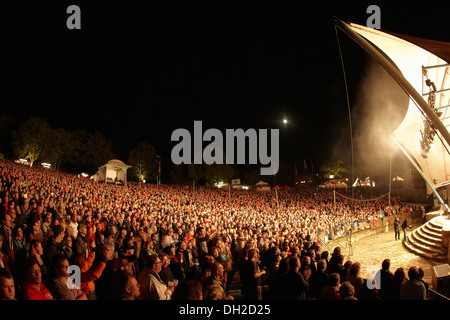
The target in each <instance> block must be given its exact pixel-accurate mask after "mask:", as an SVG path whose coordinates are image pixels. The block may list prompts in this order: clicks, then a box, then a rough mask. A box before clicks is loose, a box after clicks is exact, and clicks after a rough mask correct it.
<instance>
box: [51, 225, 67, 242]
mask: <svg viewBox="0 0 450 320" xmlns="http://www.w3.org/2000/svg"><path fill="white" fill-rule="evenodd" d="M64 235H65V232H64V228H63V227H62V226H60V225H56V226H54V227H53V237H54V239H55V241H56V242H57V243H61V242H62V241H63V239H64Z"/></svg>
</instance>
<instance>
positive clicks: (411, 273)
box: [408, 266, 419, 281]
mask: <svg viewBox="0 0 450 320" xmlns="http://www.w3.org/2000/svg"><path fill="white" fill-rule="evenodd" d="M408 278H409V280H410V281H414V280H418V278H419V269H418V268H417V267H416V266H412V267H410V268H409V270H408Z"/></svg>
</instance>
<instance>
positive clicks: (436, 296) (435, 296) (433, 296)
mask: <svg viewBox="0 0 450 320" xmlns="http://www.w3.org/2000/svg"><path fill="white" fill-rule="evenodd" d="M428 300H449V301H450V298H449V297H447V296H445V295H443V294H442V293H439V292H437V291H435V290H433V289H431V288H429V289H428Z"/></svg>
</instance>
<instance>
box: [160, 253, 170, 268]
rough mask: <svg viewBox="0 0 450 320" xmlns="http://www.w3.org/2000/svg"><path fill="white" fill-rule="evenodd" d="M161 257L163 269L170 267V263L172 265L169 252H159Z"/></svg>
mask: <svg viewBox="0 0 450 320" xmlns="http://www.w3.org/2000/svg"><path fill="white" fill-rule="evenodd" d="M159 259H160V261H161V267H162V269H165V268H167V267H169V265H170V256H169V255H168V254H167V253H165V252H162V253H160V254H159Z"/></svg>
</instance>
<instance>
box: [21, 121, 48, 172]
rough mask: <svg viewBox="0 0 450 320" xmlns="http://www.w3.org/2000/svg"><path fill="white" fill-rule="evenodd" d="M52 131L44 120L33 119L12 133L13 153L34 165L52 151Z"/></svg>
mask: <svg viewBox="0 0 450 320" xmlns="http://www.w3.org/2000/svg"><path fill="white" fill-rule="evenodd" d="M51 140H52V130H51V128H50V126H49V124H48V123H47V121H45V120H44V119H41V118H37V117H31V118H29V119H28V120H27V121H25V122H24V123H22V124H21V125H20V126H19V128H18V129H17V130H15V131H13V132H12V145H13V151H14V154H15V155H16V156H18V157H19V158H25V159H28V160H29V161H30V163H31V165H33V163H34V162H35V161H36V160H38V159H39V157H40V155H41V153H43V154H45V153H46V152H49V150H50V148H51V147H50V143H51Z"/></svg>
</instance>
